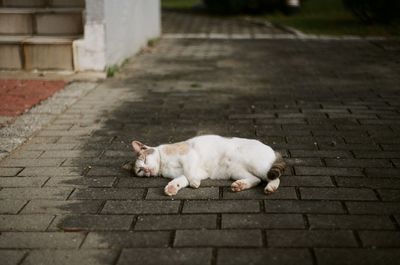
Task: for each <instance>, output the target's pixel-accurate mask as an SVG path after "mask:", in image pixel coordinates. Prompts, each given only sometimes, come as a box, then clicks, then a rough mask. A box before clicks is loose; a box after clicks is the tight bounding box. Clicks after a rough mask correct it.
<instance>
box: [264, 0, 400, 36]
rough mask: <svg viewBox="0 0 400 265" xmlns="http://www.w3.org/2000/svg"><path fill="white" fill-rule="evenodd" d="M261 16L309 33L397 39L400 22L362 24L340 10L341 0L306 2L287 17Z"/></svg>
mask: <svg viewBox="0 0 400 265" xmlns="http://www.w3.org/2000/svg"><path fill="white" fill-rule="evenodd" d="M263 17H264V18H266V19H267V20H268V21H271V22H273V23H278V24H281V25H285V26H289V27H293V28H295V29H298V30H300V31H303V32H305V33H311V34H325V35H358V36H400V24H399V23H394V24H391V25H383V24H375V25H365V24H363V23H362V22H360V21H359V20H358V19H357V18H355V17H354V16H353V14H352V13H351V12H350V11H348V10H347V9H345V8H344V7H343V4H342V0H305V1H304V2H303V4H302V8H301V11H300V13H298V14H295V15H292V16H286V15H284V14H282V13H280V12H275V13H273V14H268V15H265V16H263Z"/></svg>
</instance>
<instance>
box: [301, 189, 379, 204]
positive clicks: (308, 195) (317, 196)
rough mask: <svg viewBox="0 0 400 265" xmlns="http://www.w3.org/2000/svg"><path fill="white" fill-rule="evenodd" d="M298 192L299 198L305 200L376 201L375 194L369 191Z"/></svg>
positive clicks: (324, 190) (316, 190)
mask: <svg viewBox="0 0 400 265" xmlns="http://www.w3.org/2000/svg"><path fill="white" fill-rule="evenodd" d="M299 190H300V194H301V198H302V199H307V200H363V201H375V200H377V197H376V195H375V193H374V192H373V191H372V190H370V189H352V188H300V189H299Z"/></svg>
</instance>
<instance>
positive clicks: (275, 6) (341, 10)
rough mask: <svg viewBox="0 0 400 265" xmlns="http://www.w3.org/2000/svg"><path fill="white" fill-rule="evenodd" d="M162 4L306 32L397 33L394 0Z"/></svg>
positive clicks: (177, 0)
mask: <svg viewBox="0 0 400 265" xmlns="http://www.w3.org/2000/svg"><path fill="white" fill-rule="evenodd" d="M162 7H163V8H164V9H167V10H175V11H181V12H197V13H202V12H203V13H208V14H213V15H216V16H219V15H224V16H227V15H228V16H245V17H252V18H257V19H263V20H266V21H268V22H271V23H274V24H277V25H280V26H285V27H291V28H294V29H297V30H300V31H302V32H304V33H308V34H318V35H357V36H385V37H389V36H399V35H400V19H399V18H400V1H398V0H218V1H216V0H162Z"/></svg>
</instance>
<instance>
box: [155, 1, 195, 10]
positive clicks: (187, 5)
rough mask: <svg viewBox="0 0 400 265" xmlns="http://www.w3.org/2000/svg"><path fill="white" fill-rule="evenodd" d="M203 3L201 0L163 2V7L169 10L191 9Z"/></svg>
mask: <svg viewBox="0 0 400 265" xmlns="http://www.w3.org/2000/svg"><path fill="white" fill-rule="evenodd" d="M199 3H201V0H162V1H161V5H162V7H163V8H169V9H181V10H187V9H191V8H192V7H193V6H195V5H197V4H199Z"/></svg>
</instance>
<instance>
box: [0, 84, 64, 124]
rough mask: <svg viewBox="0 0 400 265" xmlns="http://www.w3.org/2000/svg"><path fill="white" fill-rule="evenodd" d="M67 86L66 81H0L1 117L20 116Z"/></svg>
mask: <svg viewBox="0 0 400 265" xmlns="http://www.w3.org/2000/svg"><path fill="white" fill-rule="evenodd" d="M66 84H67V83H66V82H64V81H42V80H0V116H18V115H20V114H22V113H24V112H25V111H26V110H29V109H30V108H32V107H33V106H35V105H36V104H38V103H39V102H40V101H42V100H44V99H46V98H48V97H50V96H51V95H53V94H54V93H55V92H57V91H59V90H61V89H63V88H64V87H65V85H66Z"/></svg>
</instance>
